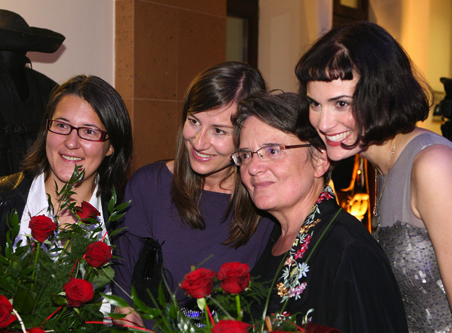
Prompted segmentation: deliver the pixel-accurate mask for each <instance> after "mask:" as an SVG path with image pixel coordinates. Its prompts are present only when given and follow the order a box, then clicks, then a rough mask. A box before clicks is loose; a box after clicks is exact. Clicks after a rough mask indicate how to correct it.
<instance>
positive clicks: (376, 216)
mask: <svg viewBox="0 0 452 333" xmlns="http://www.w3.org/2000/svg"><path fill="white" fill-rule="evenodd" d="M396 143H397V139H396V138H394V144H393V145H392V149H391V154H390V155H389V162H388V171H387V172H386V175H385V180H384V181H383V186H382V187H381V191H380V196H379V197H378V198H377V182H378V173H379V174H381V171H380V169H378V168H375V205H374V209H373V211H372V221H371V222H372V228H373V229H375V228H377V227H378V226H379V225H380V212H379V208H380V203H381V198H382V197H383V193H384V191H385V187H386V181H387V180H388V175H389V170H390V169H389V168H390V167H391V161H392V156H394V151H395V148H396Z"/></svg>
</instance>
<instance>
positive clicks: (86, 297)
mask: <svg viewBox="0 0 452 333" xmlns="http://www.w3.org/2000/svg"><path fill="white" fill-rule="evenodd" d="M63 289H64V291H65V292H66V300H67V305H68V306H72V307H74V308H77V307H79V306H80V305H82V304H83V303H86V302H88V301H90V300H92V299H93V297H94V291H93V285H92V284H91V283H89V282H88V281H86V280H83V279H74V278H73V277H71V280H70V281H69V282H68V283H66V284H65V285H64V287H63Z"/></svg>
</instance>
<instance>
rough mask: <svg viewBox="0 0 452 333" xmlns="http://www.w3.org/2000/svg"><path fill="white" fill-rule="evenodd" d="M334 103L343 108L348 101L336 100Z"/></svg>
mask: <svg viewBox="0 0 452 333" xmlns="http://www.w3.org/2000/svg"><path fill="white" fill-rule="evenodd" d="M336 105H337V107H338V108H341V109H343V108H345V107H347V106H349V103H348V102H346V101H338V102H337V103H336Z"/></svg>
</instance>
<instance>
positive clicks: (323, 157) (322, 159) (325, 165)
mask: <svg viewBox="0 0 452 333" xmlns="http://www.w3.org/2000/svg"><path fill="white" fill-rule="evenodd" d="M313 163H314V169H315V177H316V178H321V177H323V175H324V174H325V173H326V172H328V170H329V168H330V160H329V158H328V155H327V153H326V150H320V151H319V150H317V149H315V150H314V156H313Z"/></svg>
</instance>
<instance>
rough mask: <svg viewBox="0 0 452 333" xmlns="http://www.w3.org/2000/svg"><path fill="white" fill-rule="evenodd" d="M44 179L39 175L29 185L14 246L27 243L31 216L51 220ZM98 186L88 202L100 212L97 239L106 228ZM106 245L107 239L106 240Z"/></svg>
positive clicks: (51, 214)
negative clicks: (100, 227)
mask: <svg viewBox="0 0 452 333" xmlns="http://www.w3.org/2000/svg"><path fill="white" fill-rule="evenodd" d="M44 181H45V177H44V173H41V174H39V175H38V176H36V177H35V178H34V179H33V182H32V183H31V187H30V191H29V193H28V197H27V202H26V203H25V208H24V212H23V214H22V217H21V219H20V230H19V234H18V235H17V237H16V239H15V241H14V245H16V244H17V242H18V241H19V240H22V241H23V242H26V241H27V237H26V236H27V235H29V236H30V235H31V230H30V228H29V227H28V225H29V222H30V218H31V216H37V215H45V216H47V217H50V218H53V212H49V210H48V208H49V203H48V201H47V193H46V188H45V183H44ZM97 190H98V184H96V188H95V189H94V192H93V194H92V196H91V198H90V200H89V203H90V204H91V205H92V206H93V207H94V208H96V209H97V210H98V211H99V212H100V216H98V217H97V219H98V221H99V222H100V223H101V226H102V231H101V232H100V233H99V235H98V239H99V240H100V239H102V237H103V236H104V235H105V234H106V231H107V229H106V226H105V222H104V219H103V216H102V213H103V212H102V201H101V198H100V196H97V195H96V193H97ZM107 243H108V239H107Z"/></svg>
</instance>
